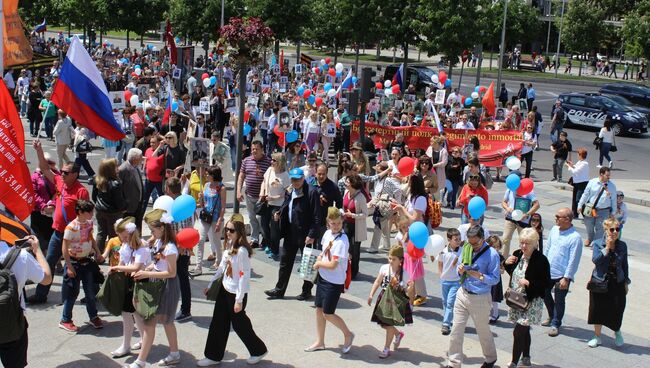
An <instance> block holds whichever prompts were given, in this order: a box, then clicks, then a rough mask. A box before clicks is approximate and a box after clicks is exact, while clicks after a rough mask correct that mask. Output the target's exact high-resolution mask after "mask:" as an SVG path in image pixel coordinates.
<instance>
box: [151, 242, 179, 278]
mask: <svg viewBox="0 0 650 368" xmlns="http://www.w3.org/2000/svg"><path fill="white" fill-rule="evenodd" d="M162 247H163V245H162V241H160V239H158V240H156V244H155V252H156V253H158V252H159V251H160V249H161V248H162ZM170 255H176V256H178V249H177V248H176V244H174V243H167V245H166V246H165V250H164V251H163V252H162V255H161V257H160V259H159V260H158V261H156V260H154V264H153V269H154V271H156V272H165V271H167V270H169V262H167V257H168V256H170Z"/></svg>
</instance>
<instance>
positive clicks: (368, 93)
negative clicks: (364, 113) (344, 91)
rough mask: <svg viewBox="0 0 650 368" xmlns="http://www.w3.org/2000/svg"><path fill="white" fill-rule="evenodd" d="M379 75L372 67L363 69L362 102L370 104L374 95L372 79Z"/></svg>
mask: <svg viewBox="0 0 650 368" xmlns="http://www.w3.org/2000/svg"><path fill="white" fill-rule="evenodd" d="M375 75H377V73H375V72H374V71H373V70H372V68H370V67H365V68H362V69H361V96H360V98H359V100H360V101H361V102H370V100H371V99H372V97H373V95H374V94H373V93H372V88H373V84H372V77H374V76H375Z"/></svg>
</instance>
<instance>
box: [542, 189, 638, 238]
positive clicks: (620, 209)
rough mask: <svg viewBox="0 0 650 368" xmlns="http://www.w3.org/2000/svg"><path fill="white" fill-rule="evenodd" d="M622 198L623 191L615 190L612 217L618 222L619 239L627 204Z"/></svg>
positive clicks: (621, 233) (625, 218)
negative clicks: (614, 208)
mask: <svg viewBox="0 0 650 368" xmlns="http://www.w3.org/2000/svg"><path fill="white" fill-rule="evenodd" d="M624 199H625V194H623V192H621V191H620V190H619V191H618V192H616V211H615V212H614V218H616V220H618V223H619V224H620V230H618V239H619V240H620V239H621V237H622V236H623V225H625V222H626V221H627V206H626V205H625V203H624V202H623V200H624ZM540 240H541V239H540Z"/></svg>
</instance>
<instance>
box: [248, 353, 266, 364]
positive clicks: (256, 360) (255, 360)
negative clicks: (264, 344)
mask: <svg viewBox="0 0 650 368" xmlns="http://www.w3.org/2000/svg"><path fill="white" fill-rule="evenodd" d="M268 353H269V352H268V351H267V352H266V353H264V354H262V355H258V356H252V357H250V358H248V359H246V363H248V364H250V365H253V364H257V363H259V362H260V361H261V360H262V359H264V357H265V356H266V354H268Z"/></svg>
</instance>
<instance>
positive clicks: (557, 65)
mask: <svg viewBox="0 0 650 368" xmlns="http://www.w3.org/2000/svg"><path fill="white" fill-rule="evenodd" d="M566 2H567V0H562V12H561V13H560V14H561V15H560V32H559V34H558V35H557V50H556V51H555V76H556V77H557V71H558V69H560V68H559V65H560V41H561V40H562V26H563V24H564V5H565V4H566Z"/></svg>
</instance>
